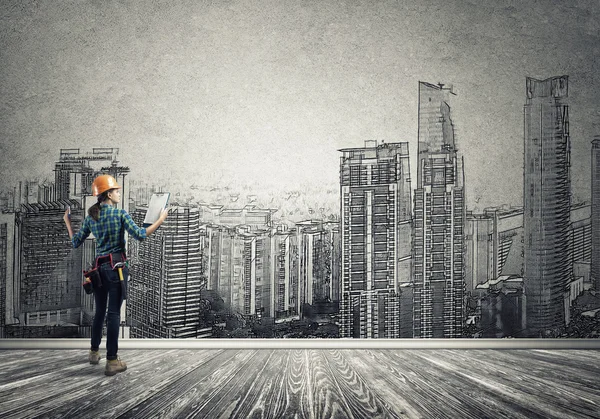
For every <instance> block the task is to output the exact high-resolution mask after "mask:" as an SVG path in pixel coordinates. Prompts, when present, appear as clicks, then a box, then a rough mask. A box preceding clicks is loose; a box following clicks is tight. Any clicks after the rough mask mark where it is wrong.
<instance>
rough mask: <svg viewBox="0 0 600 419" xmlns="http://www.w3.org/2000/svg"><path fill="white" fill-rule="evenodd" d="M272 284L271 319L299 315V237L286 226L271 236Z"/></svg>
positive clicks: (278, 227)
mask: <svg viewBox="0 0 600 419" xmlns="http://www.w3.org/2000/svg"><path fill="white" fill-rule="evenodd" d="M271 240H272V245H271V252H272V255H271V284H273V285H272V287H273V291H274V293H273V296H272V298H273V304H272V310H273V311H272V312H271V313H270V316H271V317H275V318H288V317H291V316H296V315H298V313H299V311H298V303H297V301H298V286H297V284H298V280H297V278H298V272H299V269H298V268H297V266H298V251H297V249H298V245H297V240H298V237H297V236H296V234H295V230H294V229H292V230H289V229H287V226H286V225H285V224H282V225H279V226H277V228H275V229H274V231H273V233H272V235H271Z"/></svg>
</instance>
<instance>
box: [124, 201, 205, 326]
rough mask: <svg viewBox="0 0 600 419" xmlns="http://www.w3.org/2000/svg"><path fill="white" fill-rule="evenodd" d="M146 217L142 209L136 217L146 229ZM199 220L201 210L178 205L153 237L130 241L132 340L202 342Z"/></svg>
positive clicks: (202, 285) (136, 220) (202, 282)
mask: <svg viewBox="0 0 600 419" xmlns="http://www.w3.org/2000/svg"><path fill="white" fill-rule="evenodd" d="M145 215H146V209H145V208H143V207H139V208H137V209H136V210H135V211H134V212H133V214H132V218H133V219H134V221H135V222H136V223H137V224H138V225H142V224H143V220H144V217H145ZM199 220H200V217H199V211H198V209H197V208H189V207H180V206H178V207H175V208H174V209H170V210H169V216H168V217H167V219H166V220H165V222H164V223H163V224H162V225H161V226H160V228H159V229H158V230H157V231H156V232H154V233H153V234H152V235H151V236H150V237H148V238H146V239H144V240H143V241H141V242H139V243H134V242H135V240H133V239H130V240H129V242H128V243H129V254H130V279H129V284H128V286H129V291H128V298H127V322H128V324H129V326H130V327H131V329H130V333H131V337H144V338H169V337H172V338H185V337H188V338H194V337H198V333H199V328H200V327H201V324H200V294H201V290H202V289H204V288H206V281H205V278H204V276H203V272H202V254H201V247H200V242H201V239H200V223H199Z"/></svg>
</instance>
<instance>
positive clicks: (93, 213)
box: [88, 189, 114, 221]
mask: <svg viewBox="0 0 600 419" xmlns="http://www.w3.org/2000/svg"><path fill="white" fill-rule="evenodd" d="M113 190H114V189H109V190H108V191H104V192H102V193H101V194H100V195H98V202H96V203H95V204H94V205H92V206H91V207H90V209H89V210H88V215H89V216H90V217H92V218H93V219H94V220H96V221H98V220H99V219H100V204H101V203H102V202H104V201H106V200H107V199H108V194H109V193H110V192H111V191H113Z"/></svg>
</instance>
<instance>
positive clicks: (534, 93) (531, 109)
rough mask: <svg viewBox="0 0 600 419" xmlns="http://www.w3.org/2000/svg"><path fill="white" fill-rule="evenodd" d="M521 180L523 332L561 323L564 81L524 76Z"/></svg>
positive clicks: (566, 260)
mask: <svg viewBox="0 0 600 419" xmlns="http://www.w3.org/2000/svg"><path fill="white" fill-rule="evenodd" d="M526 93H527V98H526V102H525V109H524V116H525V133H524V134H525V135H524V136H525V153H524V156H525V160H524V180H523V209H524V212H523V228H524V273H523V281H524V287H525V295H526V308H527V310H526V311H527V334H528V335H529V336H540V333H543V332H544V331H549V330H553V329H556V328H558V327H561V326H563V325H564V323H565V310H564V304H565V302H564V298H565V287H566V285H567V283H568V281H569V279H570V277H571V274H572V260H571V253H570V246H569V240H570V226H571V224H570V215H571V180H570V174H569V170H570V140H569V107H568V105H567V102H566V100H567V97H568V77H567V76H559V77H551V78H548V79H546V80H536V79H533V78H529V77H528V78H527V80H526Z"/></svg>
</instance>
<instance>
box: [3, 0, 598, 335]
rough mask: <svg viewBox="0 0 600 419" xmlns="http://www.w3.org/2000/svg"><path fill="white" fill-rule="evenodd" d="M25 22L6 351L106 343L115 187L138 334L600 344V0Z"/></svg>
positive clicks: (113, 5) (119, 13)
mask: <svg viewBox="0 0 600 419" xmlns="http://www.w3.org/2000/svg"><path fill="white" fill-rule="evenodd" d="M0 10H1V11H2V16H1V17H0V34H1V37H0V40H1V41H0V60H2V61H3V62H4V63H6V65H4V66H2V69H1V70H0V89H1V90H0V96H1V97H2V100H1V106H2V108H1V109H2V111H1V112H0V125H1V127H0V136H2V141H1V143H0V167H1V175H2V176H0V209H1V210H2V213H1V214H0V281H2V289H3V293H1V294H0V303H1V304H0V311H1V315H2V317H1V324H0V327H1V328H2V334H1V335H0V338H8V337H86V336H87V333H89V330H87V328H89V325H90V321H91V317H90V316H91V315H92V313H93V310H92V305H93V299H92V298H91V297H89V296H86V295H85V294H84V292H83V290H82V287H81V278H80V276H81V275H80V272H81V271H82V270H84V269H86V268H87V267H88V266H89V265H90V264H91V263H93V260H94V258H95V251H94V242H93V238H92V239H89V240H88V241H86V244H85V245H84V246H83V248H82V249H78V250H74V249H69V245H70V243H69V242H68V235H67V232H66V229H65V228H64V224H63V222H62V218H61V217H62V213H63V212H64V210H65V209H66V206H70V207H71V208H72V211H73V223H74V225H75V226H76V227H78V226H79V224H80V223H81V222H82V220H83V218H84V217H85V216H86V212H87V208H89V207H90V205H91V204H93V203H94V202H95V201H94V199H95V198H93V197H91V182H92V180H93V178H94V177H95V176H96V175H98V174H100V173H110V174H112V175H113V176H115V178H117V180H118V181H119V182H120V183H122V185H123V187H124V195H123V196H124V198H125V199H124V200H123V202H122V207H123V208H125V209H126V210H127V211H129V212H130V213H131V215H132V217H133V218H134V220H136V222H138V224H141V223H142V220H143V218H144V215H145V205H147V203H148V202H149V199H150V196H151V195H152V193H154V192H170V193H171V201H172V208H171V210H170V216H169V218H168V219H167V221H166V223H165V225H164V226H162V227H161V228H160V229H159V230H158V232H157V234H156V235H155V236H153V237H151V238H149V239H147V240H144V241H142V242H140V243H136V242H135V241H134V240H132V239H128V240H127V254H128V258H129V264H130V273H131V277H130V280H129V287H130V290H129V291H128V299H127V308H126V310H125V311H124V313H123V314H124V316H123V317H124V319H125V320H124V322H123V323H122V328H123V333H124V334H127V336H128V337H131V338H136V337H140V338H210V337H214V338H236V337H259V338H302V337H304V338H306V337H315V338H465V337H466V338H506V337H535V338H538V337H546V338H549V337H564V338H584V337H586V338H587V337H598V336H599V333H600V330H599V329H600V327H599V319H600V314H599V313H600V295H598V294H597V290H598V289H600V277H599V275H600V273H599V272H600V266H599V264H600V256H598V255H599V254H600V233H599V231H600V208H598V206H599V205H598V202H599V201H598V199H599V198H598V194H599V192H600V186H598V185H599V182H600V180H599V176H600V175H599V174H598V167H600V163H599V160H598V159H600V152H599V151H598V146H597V142H598V139H599V138H600V124H598V122H599V121H600V103H599V101H598V97H600V80H599V79H598V77H597V74H598V71H597V65H598V61H599V58H600V47H599V46H598V45H600V26H598V23H597V22H599V21H600V10H599V9H598V7H596V5H595V3H594V2H592V1H580V2H578V3H577V5H565V4H563V3H561V2H558V1H551V0H545V1H541V2H536V3H535V4H532V5H524V4H520V3H517V2H514V1H509V0H506V1H500V2H496V3H494V4H493V5H490V4H487V5H483V4H477V5H476V4H472V3H469V2H463V1H452V2H441V1H438V0H429V1H425V2H420V3H419V4H412V3H408V2H404V1H382V2H378V3H376V4H374V3H372V2H367V1H358V0H357V1H347V2H339V3H336V4H331V5H327V6H326V5H323V4H320V3H319V2H311V1H306V2H300V3H295V2H276V1H269V2H266V3H265V2H257V1H235V0H232V1H224V2H212V3H207V2H201V3H198V2H192V1H188V2H178V3H177V4H171V3H169V2H162V1H159V2H155V3H153V4H152V5H140V4H136V3H134V2H121V3H118V2H108V3H103V4H101V5H100V4H95V3H92V2H84V3H81V4H79V3H78V4H75V3H72V2H68V1H58V2H52V3H50V2H41V3H34V2H24V3H23V2H17V1H12V2H5V3H3V4H2V6H0ZM557 26H558V27H560V28H561V29H562V30H560V31H557V30H556V27H557ZM61 328H62V329H61Z"/></svg>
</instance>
